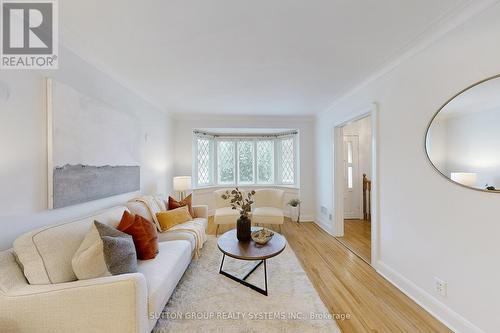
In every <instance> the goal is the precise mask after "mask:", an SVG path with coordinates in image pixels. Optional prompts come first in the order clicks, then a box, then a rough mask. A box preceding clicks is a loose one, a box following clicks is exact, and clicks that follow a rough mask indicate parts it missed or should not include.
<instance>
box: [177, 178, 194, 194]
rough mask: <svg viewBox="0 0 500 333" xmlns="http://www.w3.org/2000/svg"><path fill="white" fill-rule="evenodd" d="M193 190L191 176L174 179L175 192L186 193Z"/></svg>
mask: <svg viewBox="0 0 500 333" xmlns="http://www.w3.org/2000/svg"><path fill="white" fill-rule="evenodd" d="M190 189H191V176H179V177H174V191H177V192H184V191H187V190H190Z"/></svg>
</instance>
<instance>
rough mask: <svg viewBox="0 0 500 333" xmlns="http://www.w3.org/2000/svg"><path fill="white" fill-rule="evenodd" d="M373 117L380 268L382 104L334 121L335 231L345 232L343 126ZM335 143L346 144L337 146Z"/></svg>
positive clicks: (374, 244)
mask: <svg viewBox="0 0 500 333" xmlns="http://www.w3.org/2000/svg"><path fill="white" fill-rule="evenodd" d="M368 116H370V117H371V131H372V133H371V144H372V158H371V159H372V174H371V178H372V179H371V181H372V189H373V190H372V192H371V203H372V204H371V209H372V211H371V265H372V266H373V267H375V268H376V266H377V263H378V260H379V258H380V252H379V250H380V246H379V239H380V228H379V214H378V212H379V193H380V186H379V183H378V154H379V151H378V135H379V127H378V126H379V125H378V123H379V122H378V105H377V104H376V103H372V104H370V105H368V106H366V107H365V108H362V109H359V110H356V111H353V112H350V113H348V114H347V115H346V116H345V117H343V119H341V120H340V121H337V122H335V123H334V124H333V129H332V148H333V170H332V173H333V209H334V216H333V235H334V236H336V237H342V236H343V235H344V181H343V179H344V174H343V173H344V165H343V164H344V156H343V155H344V154H343V153H344V152H343V150H344V133H343V127H344V126H345V125H347V124H349V123H351V122H353V121H356V120H360V119H362V118H365V117H368ZM335 147H342V148H341V149H335Z"/></svg>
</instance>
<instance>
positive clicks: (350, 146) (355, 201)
mask: <svg viewBox="0 0 500 333" xmlns="http://www.w3.org/2000/svg"><path fill="white" fill-rule="evenodd" d="M358 151H359V137H358V136H357V135H344V184H345V185H344V218H346V219H360V218H361V184H360V180H359V179H360V177H359V154H358Z"/></svg>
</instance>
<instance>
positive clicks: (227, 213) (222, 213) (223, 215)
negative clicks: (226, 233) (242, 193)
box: [214, 207, 240, 224]
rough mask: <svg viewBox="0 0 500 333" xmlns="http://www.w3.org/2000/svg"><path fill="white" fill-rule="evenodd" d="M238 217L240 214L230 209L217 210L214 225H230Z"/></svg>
mask: <svg viewBox="0 0 500 333" xmlns="http://www.w3.org/2000/svg"><path fill="white" fill-rule="evenodd" d="M239 217H240V213H239V212H238V211H237V210H236V209H232V208H231V207H224V208H217V209H216V210H215V215H214V223H215V224H232V223H236V220H237V219H238V218H239Z"/></svg>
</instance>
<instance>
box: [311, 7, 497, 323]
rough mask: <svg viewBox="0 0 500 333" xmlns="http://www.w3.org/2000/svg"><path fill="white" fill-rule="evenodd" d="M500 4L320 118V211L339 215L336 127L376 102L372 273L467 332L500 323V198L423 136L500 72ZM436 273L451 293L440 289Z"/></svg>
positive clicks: (317, 187)
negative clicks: (468, 179) (440, 157)
mask: <svg viewBox="0 0 500 333" xmlns="http://www.w3.org/2000/svg"><path fill="white" fill-rule="evenodd" d="M499 17H500V4H498V2H496V3H495V5H494V6H492V7H491V8H489V9H488V10H487V11H485V12H483V13H481V14H479V15H477V16H475V17H473V18H472V19H470V20H469V21H467V22H466V23H464V24H462V25H461V26H459V27H458V28H456V29H454V30H452V31H451V32H449V33H447V34H446V35H445V36H444V37H441V38H440V39H438V40H437V41H435V42H434V43H432V44H431V45H429V46H428V47H426V48H425V49H423V50H421V51H420V52H418V53H417V54H415V55H413V56H411V57H408V58H406V59H405V60H404V61H403V62H402V63H400V64H399V65H398V66H396V67H395V68H393V69H392V70H391V71H389V72H388V73H386V74H384V75H382V76H380V77H378V78H375V79H374V80H372V81H370V82H368V83H366V84H365V85H363V86H360V87H359V89H356V90H355V91H353V92H351V93H350V94H349V95H346V96H345V97H344V98H343V99H341V100H340V101H338V102H337V103H336V104H335V105H334V106H332V108H331V109H330V110H329V111H328V112H325V113H323V114H321V115H319V116H318V118H317V122H316V123H317V127H316V145H317V147H318V148H317V152H316V156H317V162H316V170H317V178H316V189H317V193H316V198H317V204H316V211H317V216H318V219H319V221H318V222H323V223H329V224H330V225H331V224H332V222H331V221H328V219H327V217H326V216H325V214H322V213H321V210H320V207H321V206H325V207H326V208H327V209H328V210H329V212H332V211H333V210H334V207H333V197H332V182H333V180H332V160H333V158H332V146H331V141H332V140H331V138H332V129H333V126H334V125H335V124H337V123H338V122H341V121H345V120H346V119H348V118H349V115H351V114H354V113H356V112H359V110H361V109H365V108H367V106H369V105H370V104H371V103H372V102H376V103H377V104H378V106H379V120H378V122H379V137H378V143H379V146H378V147H379V162H378V167H379V174H378V177H379V178H378V179H379V183H378V184H379V189H378V190H379V197H380V207H379V221H380V228H379V242H380V244H379V248H380V257H379V258H374V260H375V261H376V262H375V267H376V268H377V269H378V270H379V271H380V272H381V273H383V274H384V275H386V276H387V277H389V278H390V279H391V280H392V281H394V282H395V283H396V284H397V285H399V286H400V287H401V288H403V289H404V290H405V291H406V292H407V293H408V294H409V295H410V296H411V297H413V298H414V299H416V300H417V301H418V302H419V303H421V304H423V305H424V306H425V307H426V308H427V309H429V310H430V311H431V312H432V313H434V314H435V315H437V316H438V317H440V318H441V319H442V320H444V321H446V322H447V323H448V324H449V325H450V326H452V327H454V328H455V329H456V330H457V331H461V332H476V331H481V330H482V331H484V332H497V331H498V327H500V317H499V316H498V314H497V311H498V309H500V297H499V295H500V285H499V283H498V281H499V280H500V266H499V265H498V264H497V261H498V260H497V254H498V253H500V245H499V244H500V243H499V242H498V237H499V235H500V223H499V221H498V218H496V217H497V216H500V205H499V200H500V196H499V195H498V194H491V193H483V192H478V191H473V190H469V189H466V188H462V187H460V186H458V185H455V184H452V183H450V182H449V181H447V180H446V179H444V178H443V177H442V176H441V175H439V174H438V173H437V172H436V171H435V170H434V169H433V168H432V166H431V165H430V163H429V162H428V160H427V158H426V155H425V149H424V142H425V130H426V127H427V125H428V122H429V121H430V120H431V118H432V116H433V115H434V113H435V112H436V110H438V109H439V107H440V106H441V105H442V104H443V103H444V102H445V101H447V100H448V99H449V98H450V97H451V96H453V95H454V94H455V93H457V92H458V91H460V90H461V89H463V88H465V87H467V86H469V85H470V84H472V83H474V82H476V81H479V80H481V79H484V78H486V77H490V76H492V75H494V74H498V73H500V61H499V59H500V43H498V41H499V40H500V19H499ZM434 277H439V278H441V279H443V280H445V281H447V282H448V296H447V297H442V296H439V295H437V294H436V293H435V292H434Z"/></svg>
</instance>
